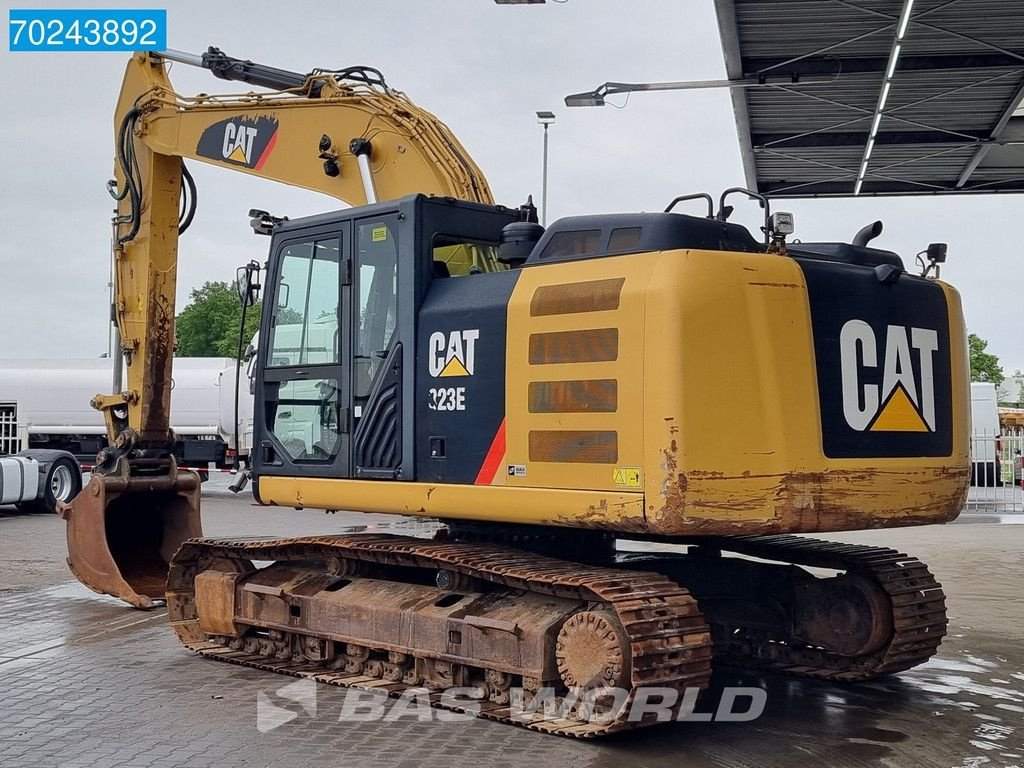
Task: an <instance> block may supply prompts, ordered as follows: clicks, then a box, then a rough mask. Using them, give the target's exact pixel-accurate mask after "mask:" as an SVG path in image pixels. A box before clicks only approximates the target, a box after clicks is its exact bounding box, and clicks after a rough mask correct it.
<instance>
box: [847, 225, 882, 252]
mask: <svg viewBox="0 0 1024 768" xmlns="http://www.w3.org/2000/svg"><path fill="white" fill-rule="evenodd" d="M880 234H882V222H881V221H876V222H873V223H871V224H868V225H867V226H866V227H861V229H860V231H859V232H857V234H856V235H854V236H853V244H854V245H859V246H862V247H863V246H865V245H867V244H868V243H870V242H871V241H872V240H874V239H875V238H876V237H878V236H879V235H880Z"/></svg>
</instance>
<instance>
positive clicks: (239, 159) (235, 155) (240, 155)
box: [228, 147, 249, 163]
mask: <svg viewBox="0 0 1024 768" xmlns="http://www.w3.org/2000/svg"><path fill="white" fill-rule="evenodd" d="M228 160H234V161H235V162H236V163H247V162H249V159H248V158H247V157H246V156H245V153H244V152H243V151H242V148H241V147H235V148H234V150H232V152H231V154H230V155H228Z"/></svg>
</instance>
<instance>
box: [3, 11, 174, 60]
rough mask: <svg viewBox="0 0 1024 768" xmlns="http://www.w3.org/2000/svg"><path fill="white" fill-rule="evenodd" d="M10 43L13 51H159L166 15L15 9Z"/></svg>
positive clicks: (163, 45)
mask: <svg viewBox="0 0 1024 768" xmlns="http://www.w3.org/2000/svg"><path fill="white" fill-rule="evenodd" d="M7 41H8V49H9V50H11V51H42V52H50V53H53V52H58V51H78V52H80V51H160V50H164V49H165V48H167V11H166V10H159V9H143V10H125V9H109V10H96V9H89V10H72V9H30V10H26V9H21V10H19V9H15V8H12V9H10V11H9V12H8V15H7Z"/></svg>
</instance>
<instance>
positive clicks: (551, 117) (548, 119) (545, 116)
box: [537, 111, 555, 226]
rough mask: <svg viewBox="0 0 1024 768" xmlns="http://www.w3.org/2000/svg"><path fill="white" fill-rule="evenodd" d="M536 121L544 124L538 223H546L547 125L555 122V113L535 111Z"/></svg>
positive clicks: (545, 224)
mask: <svg viewBox="0 0 1024 768" xmlns="http://www.w3.org/2000/svg"><path fill="white" fill-rule="evenodd" d="M537 122H538V123H540V124H541V125H543V126H544V176H543V181H542V182H541V204H540V223H541V224H543V225H544V226H547V223H548V126H549V125H551V124H552V123H553V122H555V113H554V112H548V111H541V112H538V113H537Z"/></svg>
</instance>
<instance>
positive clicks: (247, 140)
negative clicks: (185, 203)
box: [196, 115, 277, 171]
mask: <svg viewBox="0 0 1024 768" xmlns="http://www.w3.org/2000/svg"><path fill="white" fill-rule="evenodd" d="M276 142H277V120H276V119H275V118H273V117H268V116H261V117H255V118H253V117H246V116H244V115H240V116H238V117H232V118H228V119H227V120H220V121H218V122H216V123H213V124H212V125H209V126H207V128H206V130H204V131H203V135H202V136H200V137H199V144H198V146H197V147H196V154H197V155H199V156H200V157H207V158H210V159H211V160H218V161H220V162H222V163H229V164H230V165H239V166H242V167H244V168H251V169H252V170H255V171H259V170H261V169H262V168H263V165H264V163H266V162H267V158H268V157H270V153H271V152H272V151H273V149H274V144H275V143H276Z"/></svg>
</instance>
